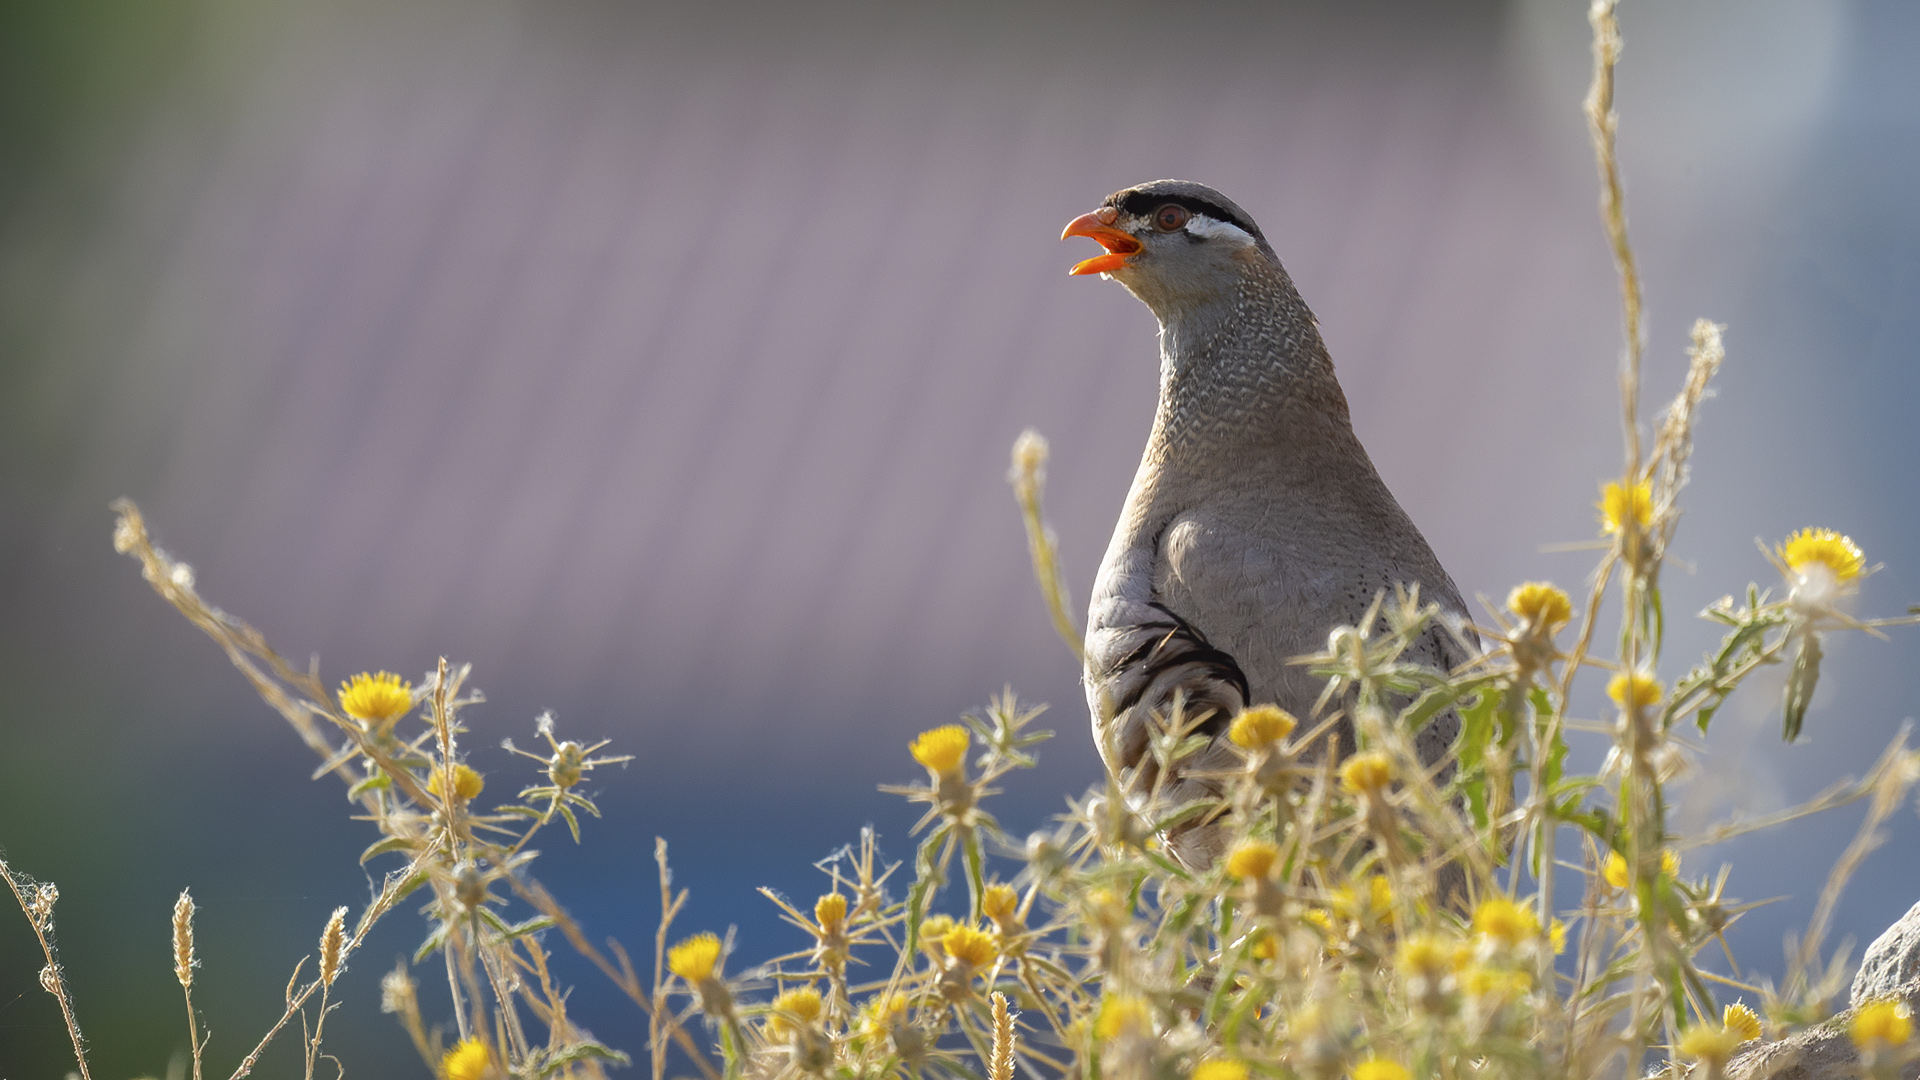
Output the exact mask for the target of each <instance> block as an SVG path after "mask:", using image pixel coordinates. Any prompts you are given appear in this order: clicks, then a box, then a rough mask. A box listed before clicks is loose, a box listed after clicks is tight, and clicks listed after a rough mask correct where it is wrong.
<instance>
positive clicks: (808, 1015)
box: [767, 986, 821, 1035]
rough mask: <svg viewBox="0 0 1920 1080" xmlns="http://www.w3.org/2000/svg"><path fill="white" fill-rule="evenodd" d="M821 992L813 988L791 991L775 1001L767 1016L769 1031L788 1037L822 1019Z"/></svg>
mask: <svg viewBox="0 0 1920 1080" xmlns="http://www.w3.org/2000/svg"><path fill="white" fill-rule="evenodd" d="M820 1004H821V1003H820V991H818V990H815V989H814V988H813V987H811V986H802V987H800V988H798V989H795V990H789V991H787V992H786V993H784V994H781V995H780V996H779V997H777V998H774V999H773V1005H772V1006H771V1008H772V1010H773V1011H772V1012H770V1013H768V1014H767V1030H768V1031H770V1032H772V1033H773V1034H775V1035H787V1034H791V1033H792V1032H794V1031H797V1030H799V1029H800V1028H801V1027H803V1026H806V1025H809V1024H812V1023H813V1022H814V1021H815V1020H817V1019H819V1018H820Z"/></svg>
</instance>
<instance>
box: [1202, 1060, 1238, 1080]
mask: <svg viewBox="0 0 1920 1080" xmlns="http://www.w3.org/2000/svg"><path fill="white" fill-rule="evenodd" d="M1188 1080H1247V1067H1246V1066H1245V1065H1244V1064H1242V1063H1240V1062H1238V1061H1203V1062H1201V1063H1200V1064H1198V1065H1195V1066H1194V1067H1193V1072H1192V1073H1190V1074H1189V1076H1188Z"/></svg>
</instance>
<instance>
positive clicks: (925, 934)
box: [920, 915, 958, 960]
mask: <svg viewBox="0 0 1920 1080" xmlns="http://www.w3.org/2000/svg"><path fill="white" fill-rule="evenodd" d="M956 925H958V924H956V923H955V922H954V921H953V916H951V915H929V916H927V917H926V918H925V919H923V920H921V922H920V947H921V948H922V949H925V950H926V951H927V953H928V954H929V955H931V956H932V957H934V959H936V960H937V959H939V958H940V957H942V956H945V955H946V950H945V946H943V945H942V941H943V940H944V939H945V938H946V936H947V933H948V932H949V931H951V930H952V929H953V928H954V927H955V926H956Z"/></svg>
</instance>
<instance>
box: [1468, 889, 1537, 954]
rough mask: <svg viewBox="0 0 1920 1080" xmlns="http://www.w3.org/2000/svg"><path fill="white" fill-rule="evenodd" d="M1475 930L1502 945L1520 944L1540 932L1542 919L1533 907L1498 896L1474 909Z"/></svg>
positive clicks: (1482, 902) (1484, 901)
mask: <svg viewBox="0 0 1920 1080" xmlns="http://www.w3.org/2000/svg"><path fill="white" fill-rule="evenodd" d="M1473 932H1474V933H1476V934H1485V935H1486V936H1487V937H1490V938H1492V939H1493V940H1495V941H1498V942H1500V943H1501V944H1502V945H1518V944H1520V943H1521V942H1523V941H1527V940H1530V939H1531V938H1533V937H1534V936H1535V935H1537V934H1539V933H1540V920H1539V919H1538V918H1537V917H1536V916H1535V915H1534V914H1533V909H1532V908H1530V907H1526V906H1525V905H1522V904H1516V903H1514V902H1513V901H1511V900H1509V899H1507V898H1506V897H1504V896H1496V897H1493V898H1492V899H1489V900H1483V901H1481V902H1480V906H1479V907H1477V908H1474V909H1473Z"/></svg>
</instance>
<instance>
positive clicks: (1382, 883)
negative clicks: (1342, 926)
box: [1333, 874, 1393, 919]
mask: <svg viewBox="0 0 1920 1080" xmlns="http://www.w3.org/2000/svg"><path fill="white" fill-rule="evenodd" d="M1355 893H1356V890H1355V889H1354V887H1353V886H1352V885H1342V886H1340V887H1339V888H1337V889H1335V890H1334V891H1333V903H1334V906H1335V907H1337V908H1339V909H1340V911H1341V913H1342V914H1345V915H1348V916H1350V917H1352V918H1356V919H1357V918H1359V917H1360V916H1362V915H1370V916H1372V917H1373V918H1376V919H1378V918H1380V917H1381V916H1383V915H1385V914H1387V913H1388V912H1389V911H1392V910H1393V886H1392V885H1391V884H1389V883H1388V881H1387V877H1386V875H1385V874H1375V875H1373V876H1372V877H1370V878H1368V879H1367V900H1366V904H1365V907H1364V910H1363V909H1362V905H1361V903H1360V900H1359V897H1358V896H1356V895H1355Z"/></svg>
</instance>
